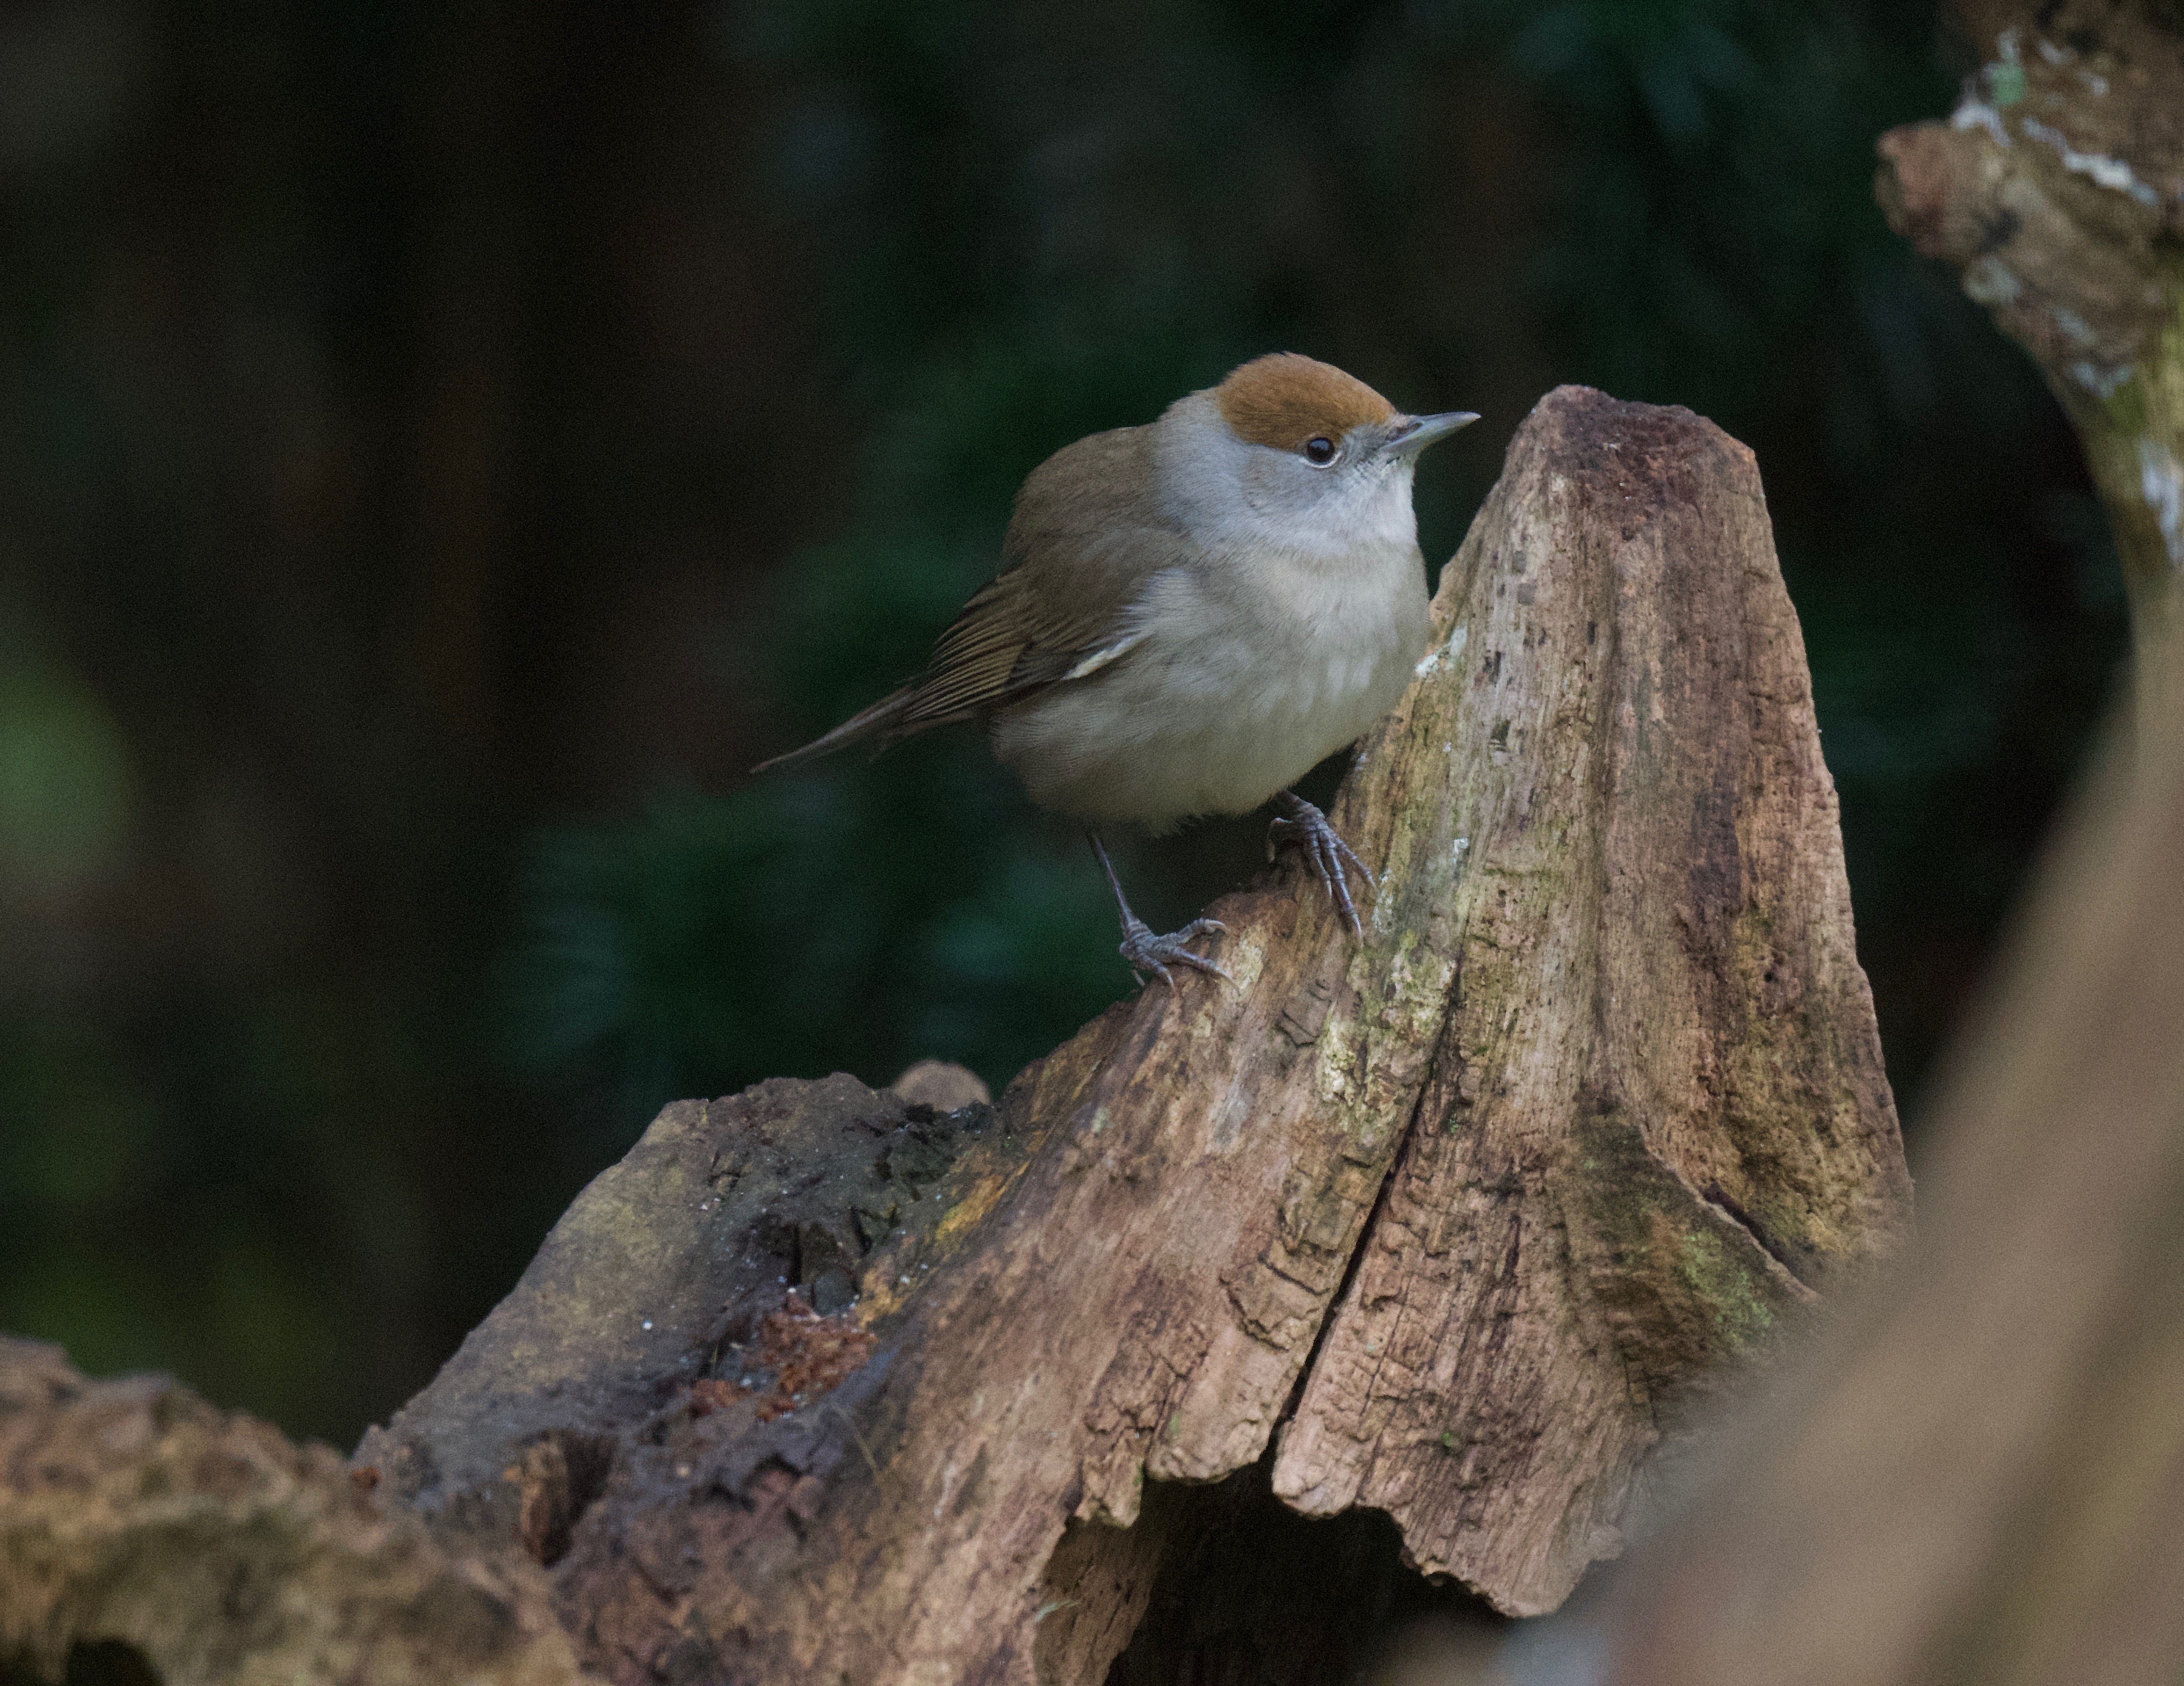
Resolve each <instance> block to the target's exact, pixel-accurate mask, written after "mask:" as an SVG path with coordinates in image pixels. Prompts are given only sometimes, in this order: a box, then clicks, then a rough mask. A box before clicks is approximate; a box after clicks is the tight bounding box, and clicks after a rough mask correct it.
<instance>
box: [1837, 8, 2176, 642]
mask: <svg viewBox="0 0 2184 1686" xmlns="http://www.w3.org/2000/svg"><path fill="white" fill-rule="evenodd" d="M1954 10H1955V12H1956V14H1957V16H1958V21H1959V22H1960V23H1961V24H1962V25H1963V27H1964V29H1965V31H1967V32H1968V33H1969V34H1970V36H1971V38H1972V39H1973V40H1974V41H1975V42H1976V43H1977V44H1978V47H1979V48H1980V50H1981V53H1983V54H1985V55H1986V56H1987V58H1988V61H1989V62H1988V63H1987V64H1986V65H1985V67H1984V68H1983V69H1982V70H1981V71H1980V72H1979V73H1978V74H1977V75H1975V76H1973V77H1970V78H1969V79H1967V81H1966V83H1965V87H1964V97H1963V99H1962V100H1961V101H1960V102H1959V103H1958V106H1957V109H1956V111H1955V112H1954V113H1953V114H1952V116H1951V117H1950V119H1949V120H1948V121H1947V122H1946V123H1919V124H1913V125H1907V126H1906V127H1903V128H1900V129H1892V130H1890V131H1888V133H1886V135H1884V136H1881V137H1880V156H1881V159H1882V164H1881V169H1880V176H1879V179H1878V181H1876V183H1875V192H1876V194H1877V195H1878V197H1879V198H1880V203H1881V208H1882V209H1883V210H1884V211H1886V214H1887V216H1888V220H1889V225H1890V226H1891V227H1892V228H1894V229H1895V230H1896V231H1897V233H1899V234H1902V235H1903V236H1906V237H1907V238H1908V239H1909V240H1910V241H1911V242H1912V244H1913V245H1914V246H1915V247H1917V248H1918V249H1919V251H1920V252H1921V253H1924V254H1925V255H1926V256H1928V257H1931V258H1939V259H1943V260H1945V261H1946V262H1947V263H1949V264H1953V266H1955V267H1956V268H1957V269H1958V270H1960V271H1961V272H1962V275H1963V281H1964V292H1966V293H1967V294H1968V295H1969V296H1970V298H1973V299H1975V301H1977V302H1978V303H1981V304H1983V305H1985V306H1986V308H1987V309H1988V310H1989V311H1990V312H1991V313H1992V315H1993V317H1994V320H1995V322H1996V324H1997V326H1999V327H2000V328H2001V329H2002V331H2003V332H2004V333H2006V334H2008V335H2009V337H2011V338H2012V339H2014V340H2015V341H2016V342H2017V343H2018V344H2020V346H2022V347H2024V348H2025V350H2026V352H2028V353H2031V358H2032V360H2033V361H2034V362H2035V363H2036V364H2038V365H2039V367H2040V372H2041V373H2042V375H2043V376H2046V377H2047V381H2048V386H2049V387H2050V388H2051V389H2052V390H2053V392H2054V393H2055V396H2056V397H2057V398H2058V399H2059V400H2060V401H2061V403H2062V405H2063V408H2064V410H2065V411H2066V412H2067V413H2068V414H2069V415H2070V420H2071V424H2072V426H2075V428H2076V430H2077V432H2078V437H2079V440H2080V442H2081V443H2082V444H2083V445H2084V447H2085V451H2086V460H2087V464H2088V465H2090V466H2091V468H2092V474H2093V481H2094V483H2095V484H2096V485H2097V486H2098V487H2099V489H2100V493H2101V498H2102V500H2103V503H2104V504H2106V505H2107V507H2108V511H2109V520H2110V522H2111V524H2112V525H2113V526H2114V530H2115V535H2116V548H2117V550H2118V551H2119V553H2120V555H2121V558H2122V562H2123V571H2124V584H2125V586H2126V589H2127V591H2128V592H2129V593H2130V598H2131V625H2132V632H2133V637H2134V639H2135V641H2136V643H2137V645H2138V646H2139V647H2140V648H2145V647H2146V646H2147V645H2148V643H2149V642H2153V641H2159V640H2165V639H2166V638H2168V637H2170V636H2171V635H2172V634H2173V633H2174V632H2176V630H2177V628H2178V626H2179V624H2180V620H2184V604H2180V593H2184V246H2180V245H2179V243H2178V242H2179V237H2180V236H2184V14H2180V12H2179V10H2178V8H2177V7H2176V4H2175V3H2174V0H2063V3H2042V4H2038V5H2035V4H2033V3H2032V0H1958V4H1957V5H1956V6H1955V8H1954Z"/></svg>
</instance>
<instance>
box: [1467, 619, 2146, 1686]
mask: <svg viewBox="0 0 2184 1686" xmlns="http://www.w3.org/2000/svg"><path fill="white" fill-rule="evenodd" d="M2142 679H2143V685H2142V690H2141V693H2140V696H2141V707H2140V709H2139V710H2138V715H2137V719H2136V720H2135V721H2133V722H2131V724H2130V726H2129V728H2128V729H2127V730H2112V731H2111V732H2110V734H2109V743H2108V745H2107V753H2106V754H2105V755H2104V757H2103V765H2101V766H2100V768H2099V771H2098V776H2096V777H2095V778H2094V779H2093V780H2092V782H2091V785H2090V787H2089V788H2088V790H2087V791H2086V792H2085V793H2082V794H2081V798H2080V799H2079V800H2078V801H2077V802H2076V803H2075V804H2074V808H2073V812H2072V814H2071V815H2070V818H2069V821H2068V822H2067V823H2066V825H2065V826H2064V830H2063V833H2062V836H2061V837H2060V838H2059V841H2058V842H2057V843H2055V844H2054V845H2053V846H2052V847H2051V849H2050V850H2049V852H2048V859H2047V860H2045V862H2044V863H2043V864H2042V869H2041V871H2040V875H2039V879H2038V882H2037V888H2036V894H2035V897H2034V899H2033V901H2032V904H2031V907H2030V908H2029V910H2028V911H2027V915H2026V916H2025V918H2024V919H2023V921H2021V923H2020V928H2019V929H2018V930H2017V931H2016V932H2014V935H2013V937H2012V939H2011V941H2010V943H2009V948H2008V951H2007V952H2006V954H2005V956H2004V959H2003V965H2002V967H2001V969H2000V972H2001V984H2000V988H1999V989H1998V990H1997V993H1996V996H1995V999H1993V1000H1992V1001H1991V1002H1989V1003H1988V1004H1986V1006H1985V1007H1984V1008H1983V1009H1982V1010H1981V1013H1980V1015H1979V1018H1978V1021H1977V1022H1976V1024H1975V1027H1974V1030H1973V1033H1972V1034H1971V1035H1970V1037H1969V1038H1968V1039H1967V1042H1966V1044H1965V1045H1964V1047H1963V1048H1961V1049H1958V1051H1957V1052H1956V1053H1955V1054H1953V1056H1952V1059H1951V1061H1950V1064H1951V1067H1952V1070H1951V1071H1950V1073H1949V1075H1948V1078H1947V1082H1945V1083H1944V1085H1943V1089H1942V1095H1941V1098H1940V1100H1939V1103H1938V1105H1936V1109H1935V1112H1934V1116H1933V1117H1932V1119H1931V1121H1930V1123H1929V1124H1928V1127H1927V1128H1928V1130H1929V1132H1930V1139H1931V1141H1933V1143H1934V1144H1935V1145H1934V1149H1933V1159H1932V1160H1931V1166H1932V1169H1931V1171H1930V1173H1929V1174H1928V1175H1927V1177H1926V1178H1925V1186H1924V1188H1923V1191H1922V1213H1921V1218H1920V1226H1919V1227H1920V1234H1919V1241H1918V1244H1917V1246H1916V1248H1915V1249H1914V1250H1912V1251H1911V1252H1909V1253H1908V1254H1907V1255H1905V1256H1904V1257H1903V1260H1902V1261H1901V1267H1900V1268H1899V1269H1897V1271H1892V1273H1891V1277H1890V1279H1889V1280H1887V1281H1886V1282H1885V1283H1881V1284H1878V1285H1877V1287H1878V1288H1880V1291H1879V1292H1873V1293H1869V1294H1867V1295H1865V1296H1864V1297H1863V1298H1862V1299H1860V1300H1859V1302H1858V1305H1856V1306H1855V1308H1854V1309H1853V1310H1849V1311H1848V1312H1847V1313H1846V1314H1845V1315H1844V1316H1842V1318H1841V1321H1840V1324H1839V1326H1838V1327H1836V1328H1834V1329H1833V1330H1831V1331H1830V1335H1829V1338H1828V1339H1827V1340H1826V1341H1825V1343H1824V1344H1822V1345H1820V1346H1819V1347H1818V1348H1817V1349H1814V1351H1813V1352H1812V1353H1811V1354H1810V1355H1808V1357H1806V1358H1804V1359H1803V1360H1801V1361H1800V1362H1799V1363H1798V1364H1797V1366H1795V1368H1794V1369H1793V1370H1788V1371H1786V1372H1785V1373H1783V1374H1781V1375H1780V1378H1779V1383H1777V1384H1776V1385H1774V1386H1772V1387H1770V1388H1769V1394H1770V1395H1771V1397H1770V1398H1769V1400H1768V1401H1766V1403H1765V1405H1763V1408H1761V1409H1759V1410H1758V1411H1756V1412H1755V1413H1754V1414H1753V1415H1752V1416H1751V1418H1750V1420H1748V1421H1747V1422H1744V1423H1743V1424H1742V1425H1741V1427H1740V1428H1739V1429H1738V1430H1737V1432H1736V1433H1735V1435H1734V1436H1733V1437H1732V1438H1731V1444H1733V1445H1735V1446H1736V1448H1737V1449H1738V1455H1736V1456H1733V1457H1732V1458H1730V1459H1729V1460H1728V1461H1726V1463H1725V1466H1724V1472H1723V1474H1722V1475H1721V1477H1719V1480H1718V1482H1717V1483H1716V1484H1715V1485H1714V1487H1713V1490H1712V1491H1711V1492H1710V1493H1708V1494H1707V1495H1706V1496H1705V1497H1704V1498H1703V1499H1702V1500H1699V1501H1697V1502H1696V1503H1694V1504H1693V1505H1691V1507H1690V1508H1689V1509H1688V1510H1687V1511H1685V1514H1684V1515H1683V1516H1681V1517H1680V1519H1679V1521H1678V1522H1676V1524H1675V1526H1674V1527H1673V1528H1672V1529H1670V1530H1669V1531H1668V1532H1667V1533H1663V1535H1661V1536H1660V1537H1659V1538H1657V1539H1652V1540H1651V1541H1649V1542H1648V1543H1647V1544H1646V1547H1645V1548H1644V1549H1643V1550H1641V1551H1640V1552H1638V1553H1636V1554H1634V1556H1633V1559H1632V1561H1630V1563H1629V1564H1628V1565H1627V1566H1624V1567H1623V1568H1621V1569H1619V1571H1618V1572H1617V1574H1616V1576H1615V1577H1614V1578H1613V1582H1612V1583H1611V1585H1610V1588H1609V1590H1608V1592H1607V1596H1606V1597H1605V1598H1604V1599H1602V1600H1597V1601H1596V1604H1595V1607H1593V1608H1591V1609H1590V1610H1589V1611H1585V1612H1584V1614H1583V1615H1582V1616H1577V1615H1573V1616H1571V1617H1569V1618H1565V1620H1566V1621H1567V1622H1568V1628H1569V1631H1565V1632H1563V1633H1557V1634H1556V1635H1554V1636H1552V1643H1551V1644H1549V1643H1542V1644H1541V1645H1540V1647H1539V1655H1540V1657H1541V1664H1540V1666H1539V1667H1531V1666H1530V1665H1529V1664H1528V1663H1526V1662H1525V1661H1524V1660H1523V1659H1522V1658H1521V1657H1519V1658H1516V1659H1513V1660H1512V1663H1511V1665H1510V1666H1509V1667H1508V1668H1507V1672H1505V1674H1504V1677H1503V1678H1505V1679H1507V1681H1509V1682H1510V1683H1511V1686H1562V1683H1563V1682H1566V1681H1568V1680H1569V1679H1571V1678H1574V1676H1573V1672H1572V1670H1571V1668H1570V1667H1569V1665H1570V1661H1571V1659H1573V1658H1577V1659H1581V1660H1582V1661H1583V1665H1584V1666H1583V1667H1582V1668H1581V1669H1580V1670H1578V1671H1576V1673H1577V1674H1578V1675H1581V1678H1585V1679H1586V1680H1589V1681H1593V1682H1596V1683H1599V1686H1611V1683H1613V1686H1744V1683H1747V1682H1751V1681H1757V1680H1764V1681H1768V1682H1770V1683H1780V1686H1836V1683H1840V1682H1844V1681H1858V1682H1860V1683H1864V1686H1953V1683H1958V1682H1966V1683H1970V1682H1977V1683H1979V1686H2126V1683H2130V1686H2137V1683H2140V1682H2171V1681H2176V1680H2180V1679H2184V1533H2180V1531H2179V1529H2178V1527H2177V1516H2178V1514H2179V1511H2180V1509H2184V1028H2180V1027H2184V893H2180V892H2179V888H2178V887H2179V885H2180V884H2184V650H2179V651H2173V652H2171V653H2170V655H2169V656H2168V657H2167V658H2166V659H2153V660H2151V661H2149V663H2148V669H2147V671H2146V673H2145V674H2144V675H2143V676H2142ZM1545 1638H1546V1636H1542V1639H1545Z"/></svg>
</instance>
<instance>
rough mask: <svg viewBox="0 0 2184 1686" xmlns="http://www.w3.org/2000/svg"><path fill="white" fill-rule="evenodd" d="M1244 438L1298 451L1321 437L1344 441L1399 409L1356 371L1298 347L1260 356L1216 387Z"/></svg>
mask: <svg viewBox="0 0 2184 1686" xmlns="http://www.w3.org/2000/svg"><path fill="white" fill-rule="evenodd" d="M1213 396H1214V399H1215V401H1216V402H1217V403H1219V404H1220V406H1221V414H1222V416H1223V419H1224V420H1226V421H1227V422H1228V424H1229V429H1230V431H1232V432H1234V434H1235V435H1236V437H1238V438H1239V439H1242V440H1245V441H1246V442H1249V443H1251V444H1254V445H1271V446H1273V448H1274V449H1276V450H1278V451H1294V450H1295V449H1297V448H1299V447H1301V445H1302V444H1303V443H1304V442H1305V441H1306V440H1307V439H1310V438H1312V437H1314V436H1316V435H1323V436H1324V437H1327V438H1329V439H1336V440H1339V439H1340V438H1341V437H1342V436H1343V435H1344V434H1346V433H1347V432H1348V431H1350V430H1351V428H1353V427H1355V426H1357V425H1358V424H1359V423H1360V422H1367V421H1385V420H1388V419H1389V418H1390V417H1391V416H1393V415H1395V414H1396V407H1395V406H1394V405H1393V404H1391V403H1389V402H1388V401H1387V399H1385V398H1382V397H1381V396H1380V395H1379V393H1378V392H1374V391H1373V389H1372V388H1371V387H1368V386H1367V385H1366V384H1365V383H1364V382H1363V381H1361V380H1359V379H1358V378H1357V376H1354V375H1346V374H1344V373H1343V372H1342V371H1341V370H1340V369H1337V368H1336V367H1334V364H1329V363H1321V362H1318V361H1317V360H1315V359H1312V358H1309V357H1303V356H1300V355H1299V354H1298V353H1295V352H1293V351H1276V352H1269V353H1268V354H1267V355H1266V356H1264V357H1255V358H1253V359H1251V361H1250V362H1249V363H1246V364H1244V365H1243V366H1242V367H1241V368H1240V369H1237V370H1233V371H1232V372H1231V373H1230V375H1229V378H1228V379H1227V380H1225V381H1223V382H1222V383H1221V384H1220V385H1219V386H1217V387H1215V388H1214V389H1213Z"/></svg>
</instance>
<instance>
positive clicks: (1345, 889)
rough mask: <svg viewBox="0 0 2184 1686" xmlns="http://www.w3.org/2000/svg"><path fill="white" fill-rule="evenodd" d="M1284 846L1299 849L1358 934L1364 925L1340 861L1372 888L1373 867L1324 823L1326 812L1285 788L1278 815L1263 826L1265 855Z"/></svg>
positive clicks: (1374, 882)
mask: <svg viewBox="0 0 2184 1686" xmlns="http://www.w3.org/2000/svg"><path fill="white" fill-rule="evenodd" d="M1284 846H1286V847H1289V848H1292V849H1298V850H1301V852H1302V853H1303V855H1304V858H1305V860H1306V861H1307V864H1308V865H1310V866H1311V867H1312V871H1313V872H1314V873H1315V874H1316V875H1317V876H1318V879H1319V882H1320V886H1321V888H1323V889H1324V890H1325V891H1326V892H1327V894H1328V899H1329V900H1330V901H1332V902H1333V903H1334V905H1335V909H1336V910H1337V911H1338V912H1340V914H1341V915H1342V922H1343V924H1344V925H1345V926H1348V927H1349V930H1350V934H1351V936H1353V937H1356V936H1362V934H1363V932H1364V926H1362V925H1361V924H1360V923H1359V922H1358V918H1357V907H1356V905H1355V904H1353V903H1352V902H1351V899H1350V880H1349V874H1348V872H1347V871H1346V870H1345V867H1344V863H1345V862H1348V863H1349V865H1351V866H1354V867H1356V868H1357V871H1359V872H1360V873H1361V874H1362V876H1363V877H1364V879H1365V882H1367V883H1368V884H1370V885H1371V886H1372V887H1373V888H1374V889H1376V890H1377V889H1379V888H1380V881H1379V879H1378V878H1376V877H1374V876H1373V869H1372V868H1371V867H1369V866H1368V865H1366V864H1365V863H1364V862H1363V861H1362V860H1359V859H1358V858H1357V850H1355V849H1351V847H1350V845H1349V844H1348V843H1345V842H1344V841H1343V840H1342V834H1341V833H1340V832H1337V831H1336V830H1335V829H1334V826H1331V825H1329V823H1328V819H1327V815H1324V814H1323V813H1321V812H1320V811H1319V810H1318V808H1316V807H1314V806H1313V805H1312V804H1311V803H1309V802H1307V801H1306V800H1305V799H1304V798H1302V797H1301V796H1291V795H1290V794H1288V793H1286V792H1285V793H1284V795H1283V812H1282V815H1281V817H1280V818H1279V819H1278V820H1276V821H1273V824H1271V825H1269V826H1268V827H1267V859H1268V860H1273V858H1274V851H1275V850H1276V849H1278V848H1281V847H1284Z"/></svg>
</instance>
